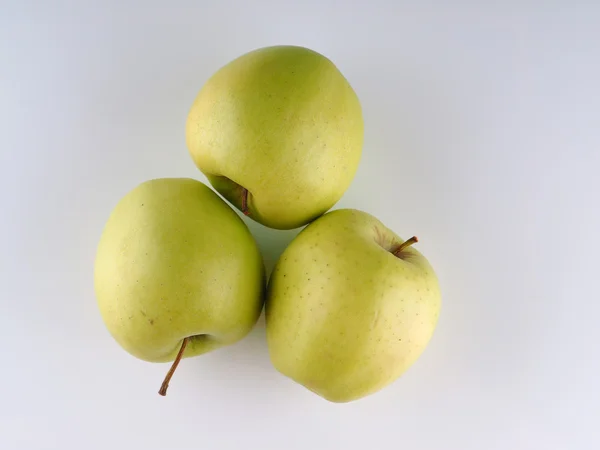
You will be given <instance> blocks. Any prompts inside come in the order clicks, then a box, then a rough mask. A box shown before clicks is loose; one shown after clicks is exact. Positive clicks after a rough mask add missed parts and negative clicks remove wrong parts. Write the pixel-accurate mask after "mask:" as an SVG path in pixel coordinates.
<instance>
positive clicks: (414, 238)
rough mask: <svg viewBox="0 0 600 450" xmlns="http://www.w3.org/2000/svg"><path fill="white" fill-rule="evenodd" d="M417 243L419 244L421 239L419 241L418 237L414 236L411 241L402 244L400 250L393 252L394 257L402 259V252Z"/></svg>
mask: <svg viewBox="0 0 600 450" xmlns="http://www.w3.org/2000/svg"><path fill="white" fill-rule="evenodd" d="M417 242H419V239H417V237H416V236H413V237H411V238H410V239H409V240H407V241H404V242H403V243H402V244H400V245H399V246H398V248H397V249H396V250H394V251H393V252H392V254H393V255H394V256H397V257H400V253H402V250H404V249H406V248H408V247H410V246H411V245H413V244H416V243H417Z"/></svg>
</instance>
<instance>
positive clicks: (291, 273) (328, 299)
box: [266, 209, 441, 402]
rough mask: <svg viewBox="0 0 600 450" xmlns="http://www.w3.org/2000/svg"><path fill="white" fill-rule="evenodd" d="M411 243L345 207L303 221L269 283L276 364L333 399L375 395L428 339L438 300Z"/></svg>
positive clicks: (426, 268) (431, 278)
mask: <svg viewBox="0 0 600 450" xmlns="http://www.w3.org/2000/svg"><path fill="white" fill-rule="evenodd" d="M415 242H416V238H411V239H409V240H406V241H405V240H403V239H401V238H400V237H398V236H397V235H396V234H395V233H394V232H393V231H391V230H389V229H388V228H387V227H386V226H384V225H383V224H382V223H381V222H380V221H379V220H378V219H376V218H375V217H373V216H371V215H369V214H367V213H365V212H361V211H357V210H352V209H342V210H336V211H332V212H329V213H326V214H325V215H323V216H322V217H320V218H319V219H317V220H315V221H314V222H313V223H311V224H310V225H308V226H307V227H306V228H305V229H304V230H303V231H302V232H301V233H300V234H299V235H298V236H297V237H296V238H295V239H294V240H293V241H292V242H291V244H290V245H289V246H288V247H287V249H286V250H285V251H284V252H283V254H282V255H281V257H280V259H279V260H278V262H277V264H276V266H275V269H274V271H273V274H272V276H271V278H270V280H269V286H268V291H267V303H266V324H267V341H268V346H269V353H270V356H271V360H272V362H273V364H274V366H275V367H276V368H277V369H278V370H279V371H280V372H281V373H283V374H284V375H286V376H288V377H290V378H291V379H293V380H295V381H296V382H298V383H300V384H302V385H304V386H305V387H306V388H308V389H310V390H312V391H314V392H315V393H317V394H318V395H320V396H322V397H324V398H325V399H327V400H329V401H332V402H349V401H352V400H357V399H359V398H361V397H364V396H367V395H369V394H372V393H374V392H376V391H379V390H380V389H382V388H383V387H385V386H387V385H388V384H390V383H391V382H392V381H394V380H396V379H397V378H398V377H399V376H400V375H401V374H402V373H404V372H405V371H406V370H407V369H408V368H409V367H410V366H411V365H412V364H413V363H414V362H415V360H416V359H417V358H418V357H419V355H421V353H422V352H423V350H424V349H425V347H426V346H427V344H428V342H429V341H430V339H431V337H432V334H433V332H434V329H435V328H436V324H437V321H438V316H439V312H440V304H441V298H440V289H439V285H438V281H437V278H436V275H435V273H434V271H433V269H432V267H431V265H430V264H429V263H428V261H427V260H426V259H425V257H424V256H423V255H421V254H420V253H419V252H418V251H417V250H416V249H415V248H414V246H412V244H414V243H415Z"/></svg>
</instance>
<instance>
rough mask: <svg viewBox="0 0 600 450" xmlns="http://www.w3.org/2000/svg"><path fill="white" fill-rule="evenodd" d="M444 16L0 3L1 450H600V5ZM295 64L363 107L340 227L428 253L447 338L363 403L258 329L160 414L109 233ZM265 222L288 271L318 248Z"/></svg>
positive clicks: (205, 362)
mask: <svg viewBox="0 0 600 450" xmlns="http://www.w3.org/2000/svg"><path fill="white" fill-rule="evenodd" d="M417 3H418V6H417ZM438 3H439V4H438V5H436V4H435V3H434V2H399V1H392V0H390V1H387V2H386V1H360V2H357V1H347V2H343V1H331V0H319V1H316V0H307V1H305V2H285V1H281V2H279V1H275V0H272V1H253V2H242V1H238V2H234V1H187V2H173V3H171V2H159V1H146V2H141V1H139V2H132V1H113V0H109V1H102V2H100V1H98V2H75V1H73V2H65V1H52V2H41V1H40V2H33V1H18V2H17V1H9V2H6V1H4V2H2V3H1V7H0V11H1V12H0V99H1V102H0V105H1V106H0V143H1V147H0V158H1V159H0V170H1V172H2V173H1V177H0V187H1V189H0V201H1V205H2V209H1V211H2V213H1V214H2V219H1V221H0V239H1V252H0V264H1V266H0V280H1V282H0V303H1V310H0V337H1V339H0V348H1V353H2V363H1V370H0V386H2V393H1V395H0V448H2V449H7V450H12V449H55V448H60V449H82V448H85V449H89V450H91V449H107V448H111V449H115V448H118V449H144V450H153V449H161V450H164V449H173V450H177V449H197V448H204V449H241V448H247V449H261V450H268V449H282V448H285V449H288V450H294V449H335V448H346V449H359V448H371V449H398V448H403V449H411V450H431V449H444V450H453V449H457V450H458V449H460V450H468V449H474V450H481V449H486V450H493V449H502V450H506V449H512V450H519V449H534V448H535V449H548V450H559V449H569V450H572V449H590V450H591V449H597V448H599V447H600V435H599V433H600V432H599V431H598V420H600V394H599V388H598V384H597V382H598V379H599V375H600V354H599V350H598V348H599V345H600V327H599V326H598V320H599V317H600V294H599V293H598V269H599V263H598V255H599V253H600V240H599V231H600V211H599V210H600V198H599V196H600V182H599V179H598V174H599V169H600V156H599V152H600V139H599V130H600V90H599V87H598V85H599V81H600V62H599V61H600V47H599V45H598V42H600V28H599V26H598V24H599V23H600V6H599V5H598V3H597V2H593V1H583V0H582V1H575V2H567V1H563V2H559V1H555V2H533V1H531V2H525V3H524V2H498V3H501V4H496V3H497V2H488V3H489V5H486V6H484V5H482V4H481V2H479V6H475V4H476V2H467V1H457V2H438ZM449 3H451V4H449ZM492 3H493V4H492ZM280 43H290V44H299V45H306V46H309V47H312V48H314V49H316V50H318V51H321V52H323V53H325V54H326V55H327V56H329V57H330V58H332V59H333V60H334V61H335V62H336V64H338V66H339V67H340V68H341V70H342V71H343V72H344V73H345V74H346V75H347V77H348V78H349V80H350V81H351V83H352V84H353V85H354V87H355V88H356V90H357V92H358V94H359V96H360V98H361V99H362V103H363V106H364V113H365V118H366V142H365V148H364V155H363V160H362V163H361V166H360V169H359V171H358V174H357V176H356V178H355V180H354V183H353V184H352V186H351V188H350V189H349V190H348V192H347V193H346V195H345V196H344V198H343V199H342V200H341V201H340V202H339V203H338V205H336V208H340V207H356V208H360V209H363V210H365V211H368V212H370V213H372V214H374V215H376V216H377V217H379V218H380V219H381V220H382V221H383V222H384V223H385V224H387V225H388V226H389V227H390V228H392V229H394V230H396V231H397V232H398V233H399V234H400V235H401V236H405V237H409V236H410V235H413V234H417V235H418V236H419V238H420V240H421V242H420V243H419V244H418V245H419V249H420V250H421V251H422V252H423V253H424V254H425V255H427V256H428V258H429V259H430V260H431V262H432V264H433V265H434V266H435V268H436V269H437V272H438V274H439V278H440V282H441V285H442V289H443V294H444V297H443V302H444V303H443V311H442V315H441V319H440V323H439V327H438V329H437V332H436V334H435V337H434V339H433V341H432V342H431V345H430V347H429V348H428V349H427V351H426V352H425V354H424V355H423V356H422V358H421V359H420V360H419V361H418V362H417V363H416V364H415V365H414V366H413V367H412V369H411V370H410V371H409V372H408V373H406V375H405V376H404V377H402V378H401V379H400V380H399V381H398V382H397V383H395V384H394V385H393V386H391V387H389V388H387V389H385V390H384V391H382V392H380V393H378V394H376V395H373V396H372V397H369V398H367V399H364V400H362V401H359V402H356V403H351V404H346V405H334V404H329V403H326V402H325V401H323V400H321V399H320V398H318V397H316V396H315V395H313V394H311V393H310V392H308V391H306V390H305V389H303V388H301V387H300V386H298V385H295V384H294V383H293V382H291V381H289V380H287V379H286V378H284V377H283V376H280V375H279V374H278V373H277V372H276V371H275V370H274V369H273V368H272V366H271V365H270V362H269V359H268V354H267V349H266V344H265V331H264V323H263V322H262V320H261V323H260V324H259V325H258V326H257V327H256V329H255V330H254V331H253V332H252V333H251V335H250V336H248V337H247V338H246V339H245V340H244V341H242V342H240V343H239V344H238V345H235V346H233V347H230V348H227V349H223V350H220V351H218V352H215V353H212V354H210V355H206V356H204V357H200V358H196V359H191V360H186V361H185V362H184V363H182V364H181V365H180V367H179V370H178V372H177V373H176V375H175V377H174V379H173V381H172V383H171V387H170V390H169V394H168V396H167V397H166V398H162V397H159V395H158V394H157V393H156V392H157V390H158V388H159V385H160V382H161V380H162V378H163V376H164V374H165V373H166V370H167V368H168V367H167V365H152V364H148V363H144V362H141V361H137V360H135V359H133V358H132V357H130V356H129V355H127V354H126V353H124V352H123V351H122V350H121V349H120V348H118V347H117V345H116V344H115V343H114V342H113V341H112V340H111V338H110V337H109V335H108V333H107V332H106V331H105V329H104V327H103V324H102V323H101V320H100V316H99V313H98V311H97V308H96V304H95V299H94V293H93V286H92V268H93V261H94V253H95V246H96V244H97V240H98V237H99V235H100V232H101V230H102V227H103V226H104V222H105V220H106V218H107V215H108V213H109V212H110V210H111V209H112V207H113V206H114V204H115V203H116V202H117V201H118V199H119V198H120V197H121V196H122V195H123V194H125V193H126V192H127V191H128V190H130V189H131V188H133V187H134V186H135V185H137V184H138V183H139V182H141V181H143V180H146V179H149V178H154V177H164V176H189V177H196V178H198V179H203V178H202V177H201V175H200V173H199V172H198V171H197V170H196V169H195V168H194V166H193V164H192V162H191V159H190V157H189V156H188V154H187V150H186V148H185V138H184V124H185V118H186V115H187V112H188V110H189V107H190V105H191V103H192V101H193V98H194V96H195V95H196V93H197V91H198V90H199V89H200V87H201V86H202V84H203V83H204V81H205V80H206V79H207V78H208V77H209V76H210V75H211V74H212V72H213V71H214V70H216V69H217V68H218V67H220V66H221V65H222V64H225V63H226V62H228V61H229V60H231V59H232V58H235V57H236V56H238V55H240V54H242V53H244V52H246V51H248V50H250V49H253V48H257V47H261V46H265V45H272V44H280ZM248 223H249V225H250V226H251V228H252V231H253V232H254V233H255V235H256V236H257V238H258V240H259V242H260V245H261V248H262V249H263V251H264V253H265V259H266V261H267V265H268V266H269V268H271V267H272V264H273V263H274V261H275V260H276V258H277V256H278V255H279V253H280V252H281V251H282V249H283V248H284V247H285V245H286V244H287V243H288V242H289V241H290V240H291V238H292V237H293V236H294V235H295V234H296V232H297V231H291V232H277V231H272V230H266V229H264V228H262V227H261V226H259V225H256V224H253V223H252V222H248Z"/></svg>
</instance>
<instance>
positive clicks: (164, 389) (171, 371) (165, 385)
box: [158, 338, 189, 397]
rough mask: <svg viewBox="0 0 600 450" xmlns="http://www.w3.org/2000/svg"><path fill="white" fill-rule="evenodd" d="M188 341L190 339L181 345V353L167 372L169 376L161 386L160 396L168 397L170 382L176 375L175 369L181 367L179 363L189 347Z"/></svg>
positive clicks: (184, 340) (185, 339)
mask: <svg viewBox="0 0 600 450" xmlns="http://www.w3.org/2000/svg"><path fill="white" fill-rule="evenodd" d="M188 339H189V338H184V339H183V342H182V343H181V348H180V349H179V353H177V356H176V357H175V361H173V364H172V365H171V368H170V369H169V371H168V372H167V376H166V377H165V379H164V381H163V382H162V385H161V386H160V390H159V391H158V393H159V394H160V395H162V396H163V397H164V396H165V395H167V389H168V388H169V381H171V377H172V376H173V374H174V373H175V369H177V366H178V365H179V361H181V358H182V357H183V352H184V351H185V347H186V346H187V343H188Z"/></svg>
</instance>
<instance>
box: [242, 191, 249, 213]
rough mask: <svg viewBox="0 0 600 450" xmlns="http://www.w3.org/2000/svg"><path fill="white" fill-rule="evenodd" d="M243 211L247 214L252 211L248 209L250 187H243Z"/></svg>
mask: <svg viewBox="0 0 600 450" xmlns="http://www.w3.org/2000/svg"><path fill="white" fill-rule="evenodd" d="M242 212H243V213H244V215H245V216H249V215H250V211H249V210H248V189H246V188H244V187H243V188H242Z"/></svg>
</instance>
